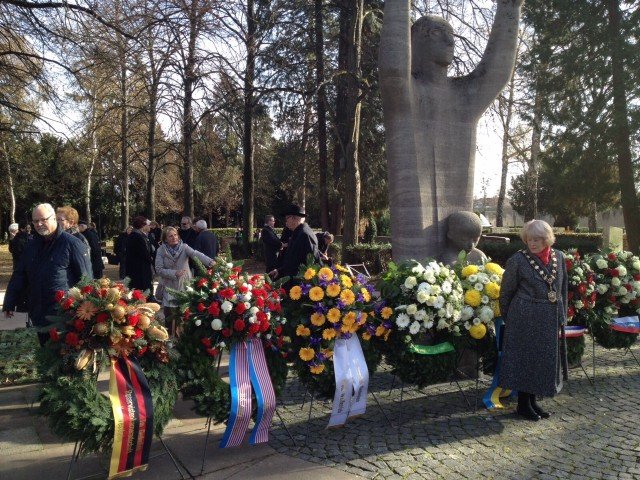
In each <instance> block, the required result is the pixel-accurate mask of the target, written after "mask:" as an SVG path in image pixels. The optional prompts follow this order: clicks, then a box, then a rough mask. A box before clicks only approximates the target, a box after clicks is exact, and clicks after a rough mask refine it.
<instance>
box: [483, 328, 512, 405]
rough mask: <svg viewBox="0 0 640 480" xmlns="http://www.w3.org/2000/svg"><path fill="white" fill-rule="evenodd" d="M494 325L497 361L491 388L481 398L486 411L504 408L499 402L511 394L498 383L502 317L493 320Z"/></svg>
mask: <svg viewBox="0 0 640 480" xmlns="http://www.w3.org/2000/svg"><path fill="white" fill-rule="evenodd" d="M494 324H495V327H496V345H497V347H498V359H497V361H496V369H495V371H494V372H493V381H492V382H491V386H490V387H489V389H488V390H487V392H486V393H485V394H484V396H483V397H482V402H483V403H484V406H485V407H487V409H488V410H493V409H496V408H504V405H502V402H500V399H501V398H505V397H508V396H509V395H511V394H512V392H511V390H507V389H504V388H502V387H499V386H498V384H499V383H500V364H501V363H502V349H501V348H500V335H501V333H503V332H502V330H503V327H504V320H503V319H502V317H497V318H496V319H495V320H494Z"/></svg>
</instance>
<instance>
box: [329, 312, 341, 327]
mask: <svg viewBox="0 0 640 480" xmlns="http://www.w3.org/2000/svg"><path fill="white" fill-rule="evenodd" d="M340 316H341V315H340V310H338V309H337V308H332V309H330V310H329V311H328V312H327V319H328V320H329V321H330V322H331V323H338V322H339V321H340Z"/></svg>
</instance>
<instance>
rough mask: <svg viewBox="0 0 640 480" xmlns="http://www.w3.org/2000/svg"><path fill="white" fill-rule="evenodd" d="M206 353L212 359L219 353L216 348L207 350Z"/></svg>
mask: <svg viewBox="0 0 640 480" xmlns="http://www.w3.org/2000/svg"><path fill="white" fill-rule="evenodd" d="M207 353H208V354H209V355H211V356H212V357H217V356H218V354H219V353H220V350H219V349H218V348H207Z"/></svg>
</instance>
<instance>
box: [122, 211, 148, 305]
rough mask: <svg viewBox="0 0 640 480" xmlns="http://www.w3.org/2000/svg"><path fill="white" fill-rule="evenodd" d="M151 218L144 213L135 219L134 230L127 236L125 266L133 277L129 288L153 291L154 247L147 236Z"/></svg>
mask: <svg viewBox="0 0 640 480" xmlns="http://www.w3.org/2000/svg"><path fill="white" fill-rule="evenodd" d="M148 230H149V220H147V219H146V218H145V217H143V216H142V215H140V216H138V217H135V218H134V219H133V231H132V232H131V234H130V235H129V236H128V237H127V251H126V260H125V268H126V269H127V270H126V272H127V277H129V278H130V279H131V281H130V282H129V288H137V289H138V290H142V291H145V290H148V291H149V292H150V293H153V289H152V280H153V270H152V265H153V259H152V256H151V253H152V248H151V244H150V243H149V239H148V238H147V232H148Z"/></svg>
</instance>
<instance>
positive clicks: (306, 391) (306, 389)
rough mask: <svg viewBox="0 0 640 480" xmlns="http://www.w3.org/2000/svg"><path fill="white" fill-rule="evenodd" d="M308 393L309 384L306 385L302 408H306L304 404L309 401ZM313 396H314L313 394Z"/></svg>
mask: <svg viewBox="0 0 640 480" xmlns="http://www.w3.org/2000/svg"><path fill="white" fill-rule="evenodd" d="M307 393H309V385H305V388H304V395H303V396H302V405H301V406H300V410H302V409H304V405H305V403H307ZM311 398H313V394H312V397H311Z"/></svg>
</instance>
